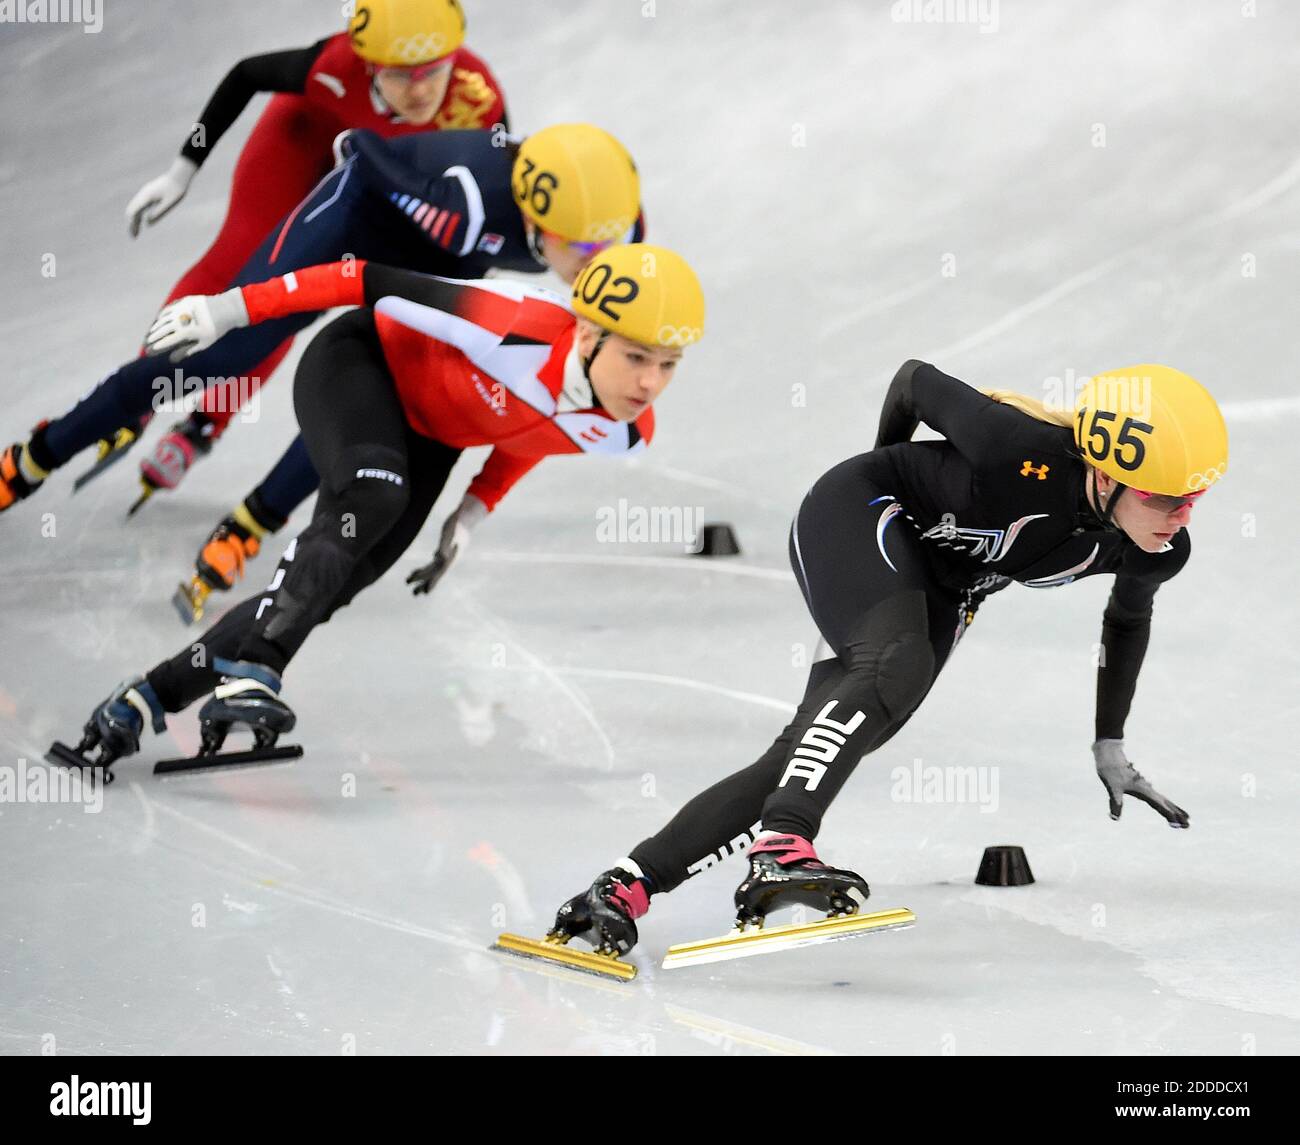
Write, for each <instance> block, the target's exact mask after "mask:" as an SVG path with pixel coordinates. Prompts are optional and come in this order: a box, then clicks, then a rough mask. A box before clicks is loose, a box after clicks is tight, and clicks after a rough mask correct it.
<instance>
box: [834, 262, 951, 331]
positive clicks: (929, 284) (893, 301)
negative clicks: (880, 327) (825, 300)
mask: <svg viewBox="0 0 1300 1145" xmlns="http://www.w3.org/2000/svg"><path fill="white" fill-rule="evenodd" d="M942 281H943V280H942V279H941V278H938V277H937V276H935V275H926V277H925V278H923V279H921V280H920V281H919V282H914V283H912V285H911V286H904V287H902V288H901V289H900V290H895V291H894V293H893V294H886V295H885V296H884V298H877V299H875V300H874V301H872V302H868V303H865V304H864V305H862V306H857V307H850V308H848V310H847V311H846V312H845V313H843V314H842V315H841V316H840V317H837V318H836V319H835V320H834V321H833V322H827V323H826V324H825V325H823V326H822V328H821V330H820V331H819V334H820V336H821V337H823V338H833V337H835V335H837V334H843V333H844V332H845V331H847V330H852V329H853V327H855V326H856V325H857V324H858V323H859V322H861V321H862V320H863V319H864V318H874V317H875V316H876V315H877V314H884V313H885V312H886V311H889V310H893V309H894V308H895V307H896V306H902V305H903V303H904V302H911V301H912V299H913V298H919V297H920V296H921V295H922V294H924V293H926V291H928V290H933V289H934V288H935V287H936V286H938V284H939V283H940V282H942Z"/></svg>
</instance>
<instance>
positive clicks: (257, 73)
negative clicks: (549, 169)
mask: <svg viewBox="0 0 1300 1145" xmlns="http://www.w3.org/2000/svg"><path fill="white" fill-rule="evenodd" d="M464 36H465V15H464V12H463V11H462V10H461V6H460V4H459V3H458V0H359V2H358V3H357V5H356V13H355V15H354V16H353V17H352V19H351V21H350V22H349V25H348V30H347V31H346V32H340V33H339V34H338V35H335V36H331V37H329V38H328V39H325V40H321V41H320V42H319V43H316V44H313V45H311V46H310V47H307V48H298V49H291V50H289V51H282V52H270V53H268V54H266V55H260V56H250V57H248V58H247V59H244V60H240V61H239V63H237V64H236V65H235V66H234V67H233V68H231V69H230V71H229V73H228V74H227V75H226V77H225V79H223V80H222V81H221V83H220V84H219V85H218V87H217V90H216V91H215V92H214V93H213V94H212V98H211V99H209V100H208V103H207V106H206V107H205V108H204V109H203V113H202V114H201V115H200V116H199V118H198V120H197V122H196V123H195V124H194V126H193V127H192V128H191V129H190V134H189V137H188V138H187V139H186V141H185V145H184V146H183V147H182V148H181V153H180V155H178V156H177V158H176V159H175V160H174V161H173V163H172V165H171V167H169V168H168V169H167V171H166V172H165V173H164V174H162V175H160V176H158V177H157V178H156V179H151V180H150V181H149V182H148V183H146V184H145V185H144V186H143V187H141V188H140V190H139V191H138V192H137V193H136V195H135V196H134V198H132V199H131V202H130V203H129V204H128V205H127V209H126V217H127V222H128V224H129V226H130V231H131V234H132V235H133V236H135V235H138V234H139V233H140V229H141V226H142V225H146V224H147V225H149V226H152V225H153V224H155V223H157V222H158V221H159V220H160V219H162V218H163V216H164V215H166V214H168V213H169V212H170V211H171V210H172V208H174V207H175V206H176V205H177V204H178V203H179V202H180V201H181V199H183V198H184V197H185V193H186V191H187V190H188V189H189V185H190V182H191V181H192V180H193V178H194V176H195V174H197V172H198V170H199V168H200V167H201V166H202V165H203V162H204V160H205V159H206V158H207V156H208V155H209V154H210V153H211V151H212V149H213V148H214V147H216V145H217V142H218V141H219V140H220V139H221V137H222V135H224V134H225V132H226V131H227V130H228V129H229V128H230V126H231V125H232V124H233V123H234V122H235V120H236V119H237V118H238V117H239V115H240V113H241V112H242V111H243V110H244V108H245V107H246V106H247V105H248V102H249V101H250V100H251V99H252V98H253V97H254V96H255V95H257V94H258V93H260V92H271V93H274V94H273V96H272V99H271V101H270V103H269V104H267V107H266V110H265V111H264V112H263V113H262V115H261V117H260V118H259V119H258V121H257V123H256V125H255V126H254V127H253V131H252V134H251V135H250V136H249V138H248V142H247V143H245V144H244V149H243V151H242V152H241V153H240V156H239V161H238V163H237V164H236V165H235V174H234V178H233V180H232V182H231V187H230V206H229V208H228V210H227V212H226V218H225V222H223V223H222V225H221V230H220V231H219V232H218V233H217V237H216V239H215V240H214V241H213V243H212V245H211V246H210V247H209V248H208V250H207V251H206V252H205V253H204V255H203V257H202V258H200V259H199V261H198V262H196V263H195V264H194V265H193V266H192V267H190V269H189V270H187V271H186V272H185V274H184V275H182V276H181V278H180V280H179V281H178V282H177V283H176V285H175V286H173V287H172V289H171V291H170V292H169V293H168V295H167V298H166V299H165V300H164V304H165V303H166V302H172V301H174V300H175V299H177V298H180V297H182V296H183V295H187V294H217V293H219V292H220V291H222V290H224V289H225V288H226V287H227V286H228V285H229V284H230V282H231V281H232V280H233V279H234V277H235V275H236V274H237V273H238V271H239V268H240V267H242V266H243V265H244V263H246V262H247V261H248V259H249V257H250V256H251V255H252V254H253V252H254V251H255V250H256V249H257V247H258V246H259V244H260V243H261V242H262V240H263V239H265V238H266V236H267V234H268V233H270V231H271V229H272V228H273V227H274V226H275V225H276V224H277V223H278V222H279V221H280V220H281V219H282V218H284V216H285V215H286V214H288V213H289V211H291V210H292V209H293V208H294V207H295V206H296V205H297V204H298V203H299V202H300V201H302V200H303V199H304V198H306V196H307V194H308V193H309V192H310V191H311V189H312V188H313V187H314V186H315V185H316V183H317V182H318V181H319V180H320V179H322V178H323V177H324V176H325V175H326V174H327V173H328V172H329V171H330V169H331V167H332V166H333V164H334V153H333V150H332V145H333V142H334V139H335V137H336V136H338V135H339V133H340V132H343V131H346V130H348V129H349V128H367V129H369V130H371V131H373V132H375V133H376V134H377V135H379V136H381V137H383V138H392V137H394V136H398V135H407V134H410V133H412V132H417V131H431V130H441V129H448V128H484V127H492V126H493V125H494V124H497V123H500V124H502V125H503V129H504V126H505V124H506V111H505V102H504V98H503V96H502V94H501V89H500V87H499V85H498V84H497V81H496V79H495V77H494V76H493V75H492V73H491V72H490V71H488V69H487V66H486V65H485V64H484V63H483V61H482V60H480V59H479V58H478V57H477V56H476V55H474V53H473V52H471V51H470V50H469V49H468V48H466V47H465V46H464V44H463V40H464ZM292 344H293V339H292V338H286V339H285V340H284V341H283V342H282V343H281V344H280V345H279V347H277V348H276V350H275V351H274V352H272V353H271V354H270V355H269V356H268V357H267V358H266V359H264V360H263V361H262V362H261V363H260V364H259V365H258V367H257V368H256V369H255V370H253V371H251V375H252V376H255V377H257V378H260V379H262V381H263V382H264V381H265V380H266V379H267V378H268V377H270V375H271V372H272V371H273V370H274V369H275V367H276V366H277V365H278V364H279V362H280V361H281V360H282V359H283V358H284V355H285V354H286V353H288V351H289V347H290V346H291V345H292ZM220 390H221V388H220V387H216V388H214V389H213V390H212V391H211V392H209V393H207V394H205V395H204V401H203V404H202V405H201V406H200V408H201V409H202V410H203V411H204V413H205V414H207V415H208V416H209V417H210V419H211V421H212V422H213V423H214V425H215V430H214V437H215V436H219V435H220V434H221V433H222V432H223V431H224V430H225V428H226V426H227V425H228V424H229V422H230V419H231V418H232V417H233V416H234V415H235V413H237V412H238V409H237V408H235V409H232V408H230V405H229V403H228V402H227V400H226V398H227V397H228V395H223V394H222V393H221V392H220ZM146 421H147V419H146ZM140 428H141V427H139V426H127V427H124V428H123V430H121V431H119V432H118V434H117V435H116V436H115V438H114V439H113V441H112V442H111V443H110V442H107V441H106V442H105V443H104V444H103V445H101V455H104V454H106V453H107V452H109V450H110V449H111V448H113V447H116V448H123V447H129V446H130V445H132V444H134V442H135V439H136V436H137V435H138V432H139V429H140Z"/></svg>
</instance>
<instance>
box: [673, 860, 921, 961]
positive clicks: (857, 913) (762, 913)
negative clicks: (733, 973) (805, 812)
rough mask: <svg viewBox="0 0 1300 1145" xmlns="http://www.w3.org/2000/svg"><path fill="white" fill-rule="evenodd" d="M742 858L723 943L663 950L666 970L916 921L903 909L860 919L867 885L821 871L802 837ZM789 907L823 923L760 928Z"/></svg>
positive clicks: (839, 873)
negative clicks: (732, 921) (732, 920)
mask: <svg viewBox="0 0 1300 1145" xmlns="http://www.w3.org/2000/svg"><path fill="white" fill-rule="evenodd" d="M748 858H749V873H748V874H747V875H746V876H745V878H744V880H743V881H742V882H741V884H740V886H739V887H737V888H736V895H735V903H736V926H735V929H734V930H733V931H732V932H731V934H729V935H726V936H724V937H722V938H709V939H704V940H702V941H699V942H688V943H683V944H681V945H678V946H671V947H669V949H668V954H667V956H666V957H665V958H664V962H663V967H664V969H665V970H672V969H676V968H678V967H682V966H696V965H700V964H702V963H706V962H724V961H727V960H729V959H732V958H745V957H748V956H750V955H754V954H771V953H775V952H776V951H778V950H790V949H792V948H794V947H797V946H811V945H813V944H815V943H821V942H830V941H833V940H835V939H839V938H850V937H852V936H854V935H858V934H865V933H869V932H871V931H874V930H882V929H893V928H897V927H902V926H910V925H911V924H912V923H913V922H915V921H916V916H915V915H914V914H913V913H912V912H911V911H910V910H907V909H906V908H899V909H895V910H884V911H876V912H874V913H872V914H863V913H862V907H863V906H865V905H866V901H867V897H868V896H869V895H870V893H871V891H870V889H869V888H868V886H867V884H866V881H865V880H864V879H863V878H862V877H861V876H860V875H857V874H855V873H854V872H853V871H845V870H840V869H839V868H838V867H830V866H827V865H826V864H825V863H823V862H822V861H821V860H820V859H819V858H818V857H817V852H816V851H814V850H813V846H812V844H811V843H810V842H809V841H808V840H807V839H804V838H803V837H802V836H799V835H768V836H765V837H762V838H760V839H759V840H758V842H756V843H755V844H754V845H753V846H752V847H750V849H749V854H748ZM796 906H804V907H811V908H813V909H814V910H820V911H823V912H825V915H826V917H825V918H822V919H819V920H817V921H816V922H811V923H794V924H790V925H785V926H776V927H768V926H766V922H767V916H768V915H769V914H771V913H772V912H773V911H777V910H781V909H784V908H786V907H796Z"/></svg>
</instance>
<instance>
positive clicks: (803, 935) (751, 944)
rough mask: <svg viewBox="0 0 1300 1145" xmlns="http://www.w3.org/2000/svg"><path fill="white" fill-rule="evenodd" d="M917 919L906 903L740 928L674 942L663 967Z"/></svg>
mask: <svg viewBox="0 0 1300 1145" xmlns="http://www.w3.org/2000/svg"><path fill="white" fill-rule="evenodd" d="M914 922H916V915H915V914H913V913H912V912H911V911H910V910H908V909H907V908H906V907H894V908H892V909H890V910H878V911H875V912H873V913H872V914H847V915H840V916H839V917H838V918H823V919H819V920H818V921H817V922H806V923H793V924H790V925H787V926H770V927H762V928H758V929H751V930H736V931H732V933H731V934H728V935H725V936H723V937H722V938H704V939H701V940H699V941H698V942H683V943H681V944H679V945H677V946H670V947H669V948H668V953H667V955H666V956H665V957H664V961H663V968H664V969H665V970H676V969H678V968H679V967H682V966H701V965H703V964H704V963H706V962H728V961H730V960H731V959H733V958H748V957H750V956H751V955H754V954H775V953H777V952H778V951H781V950H793V949H795V948H796V947H799V946H814V945H816V944H817V943H821V942H835V941H837V940H838V939H841V938H856V937H857V936H858V935H861V934H871V933H872V932H874V931H878V930H899V929H902V928H903V927H907V926H911V925H912V924H913V923H914Z"/></svg>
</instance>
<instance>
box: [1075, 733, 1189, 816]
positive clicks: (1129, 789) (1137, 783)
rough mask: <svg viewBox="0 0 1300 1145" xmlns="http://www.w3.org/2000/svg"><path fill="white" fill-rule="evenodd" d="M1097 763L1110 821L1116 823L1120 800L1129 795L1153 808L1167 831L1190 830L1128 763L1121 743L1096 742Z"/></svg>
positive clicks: (1178, 812) (1176, 809)
mask: <svg viewBox="0 0 1300 1145" xmlns="http://www.w3.org/2000/svg"><path fill="white" fill-rule="evenodd" d="M1092 756H1093V758H1094V759H1095V760H1096V761H1097V776H1098V778H1099V779H1100V780H1101V781H1102V783H1103V784H1104V785H1105V787H1106V791H1107V793H1108V794H1109V795H1110V817H1111V818H1112V819H1118V818H1119V816H1120V812H1121V811H1123V810H1124V796H1126V795H1131V796H1133V798H1134V799H1140V800H1142V802H1143V803H1146V804H1148V805H1149V806H1151V807H1154V808H1155V809H1156V810H1157V811H1159V812H1160V814H1161V815H1163V816H1164V817H1165V819H1167V820H1168V822H1169V826H1171V827H1190V826H1191V822H1190V820H1189V819H1188V817H1187V812H1186V811H1184V810H1183V809H1182V808H1181V807H1179V806H1178V804H1176V803H1175V802H1174V801H1173V800H1171V799H1166V798H1165V796H1163V795H1161V794H1160V792H1158V791H1157V790H1156V789H1155V788H1154V787H1152V786H1151V784H1150V783H1148V782H1147V781H1146V780H1145V779H1143V778H1142V776H1141V775H1139V774H1138V772H1137V770H1136V769H1135V768H1134V767H1133V765H1132V764H1131V763H1129V761H1128V757H1127V756H1126V755H1125V754H1124V741H1123V740H1122V739H1099V740H1098V741H1097V742H1096V743H1094V744H1093V745H1092Z"/></svg>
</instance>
